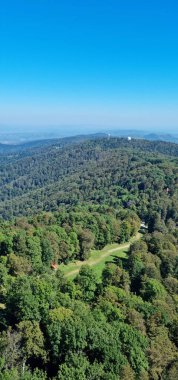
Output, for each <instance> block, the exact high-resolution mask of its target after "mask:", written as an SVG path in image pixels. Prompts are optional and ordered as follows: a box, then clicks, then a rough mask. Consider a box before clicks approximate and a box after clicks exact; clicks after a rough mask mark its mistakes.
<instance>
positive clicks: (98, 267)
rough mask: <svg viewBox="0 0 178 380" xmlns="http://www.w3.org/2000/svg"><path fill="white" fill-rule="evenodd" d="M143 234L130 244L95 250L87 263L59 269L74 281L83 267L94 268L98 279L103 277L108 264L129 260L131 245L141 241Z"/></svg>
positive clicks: (73, 263) (71, 264)
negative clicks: (128, 253)
mask: <svg viewBox="0 0 178 380" xmlns="http://www.w3.org/2000/svg"><path fill="white" fill-rule="evenodd" d="M140 237H141V234H140V233H138V234H137V235H136V236H135V237H134V238H132V239H131V240H130V242H128V243H124V244H110V245H107V246H106V247H104V248H103V249H102V250H93V251H92V252H91V254H90V258H89V259H88V260H85V261H79V260H78V261H75V262H72V263H69V264H67V265H64V264H61V265H60V266H59V269H60V270H61V271H62V272H63V273H64V275H65V276H66V277H68V278H70V279H74V278H75V277H76V275H77V274H78V272H79V270H80V268H81V266H82V265H86V264H87V265H90V266H91V267H93V269H94V271H95V273H96V274H97V276H98V278H100V277H101V273H102V270H103V268H104V266H105V263H106V262H117V259H119V258H123V259H127V252H128V250H129V247H130V244H131V243H132V242H133V241H135V240H138V239H140Z"/></svg>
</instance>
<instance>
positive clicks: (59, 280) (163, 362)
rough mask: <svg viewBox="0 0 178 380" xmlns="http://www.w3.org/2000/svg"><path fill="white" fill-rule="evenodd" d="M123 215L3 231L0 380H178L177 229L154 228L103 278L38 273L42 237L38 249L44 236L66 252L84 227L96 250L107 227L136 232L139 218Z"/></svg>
mask: <svg viewBox="0 0 178 380" xmlns="http://www.w3.org/2000/svg"><path fill="white" fill-rule="evenodd" d="M98 207H99V206H98ZM112 212H113V211H112ZM124 213H125V212H123V213H121V214H120V212H119V214H118V215H117V218H116V217H115V215H114V217H113V213H111V210H110V209H105V213H104V212H103V213H102V212H101V209H100V208H98V210H97V209H93V208H91V210H88V209H85V210H82V208H81V209H77V210H71V212H70V213H67V212H66V211H65V210H63V212H62V211H61V213H58V214H43V215H39V216H36V217H35V218H34V219H33V220H30V219H24V218H23V219H18V220H17V221H16V224H15V225H13V226H12V225H11V224H10V223H8V222H5V224H4V226H2V235H1V258H0V279H1V288H0V296H1V300H0V302H1V303H0V310H1V316H0V331H1V333H0V357H1V359H0V379H1V380H11V379H14V380H47V379H55V380H89V379H90V380H118V379H120V380H128V379H129V380H148V379H150V380H158V379H163V380H177V378H178V314H177V294H178V254H177V248H178V228H177V226H176V224H175V223H174V221H173V220H169V221H167V222H166V223H165V225H164V232H161V231H160V229H159V230H157V229H156V225H155V227H154V231H153V232H152V233H146V234H144V235H143V238H142V239H141V240H139V241H137V242H135V243H133V244H132V245H131V247H130V252H129V254H128V259H127V260H121V259H119V260H118V262H116V263H107V264H106V266H105V268H104V270H103V273H102V279H99V278H98V277H97V276H96V275H95V272H94V271H93V270H92V268H90V267H88V266H83V267H82V268H81V270H80V273H79V274H78V275H77V277H76V278H75V280H74V281H70V280H68V279H66V278H65V277H64V276H63V274H62V273H61V272H60V270H57V271H52V270H51V269H50V268H49V265H48V264H47V263H46V262H44V264H43V271H42V270H41V268H40V267H38V266H36V264H37V261H36V262H35V261H33V260H34V257H36V258H37V257H38V253H39V246H38V243H37V242H39V240H40V236H43V234H45V237H44V239H42V240H41V243H42V242H45V239H46V238H47V236H48V238H47V239H49V240H48V243H47V242H46V243H45V244H47V246H48V244H49V242H50V241H51V238H50V234H52V236H53V238H54V236H58V237H59V236H61V239H62V240H61V241H63V243H66V241H65V239H66V235H67V236H68V239H71V234H72V232H73V231H72V230H71V228H72V229H74V228H75V227H74V226H76V227H77V231H79V230H80V228H82V229H83V228H86V227H87V229H89V225H90V226H91V229H90V232H91V233H93V234H96V236H98V238H96V243H95V244H99V246H100V244H101V246H102V245H103V244H104V242H103V240H102V242H101V240H100V238H99V235H97V231H98V232H99V234H100V233H101V234H102V236H106V234H105V233H104V234H103V232H102V231H104V230H105V231H106V228H107V229H108V231H109V227H108V226H109V225H112V223H111V221H114V224H115V223H116V225H117V222H118V223H119V224H120V228H121V225H122V223H123V222H125V223H127V224H128V225H129V224H130V228H133V229H135V231H136V229H137V228H138V223H139V219H138V218H137V217H136V216H135V215H133V213H132V212H131V213H130V212H129V213H128V214H127V213H125V214H124ZM116 214H117V211H116ZM104 215H107V216H104ZM118 216H119V218H118ZM122 218H124V219H123V220H122ZM109 220H110V222H109ZM98 221H99V224H98ZM81 226H82V227H81ZM102 226H103V227H102ZM152 227H153V226H152ZM158 227H159V225H158ZM102 228H103V229H102ZM120 228H119V231H121V229H122V228H121V229H120ZM23 231H24V232H23ZM59 231H60V233H59ZM66 231H68V233H67V234H65V232H66ZM132 232H133V231H132ZM22 233H24V235H22ZM75 233H76V235H77V232H75ZM48 234H49V235H48ZM54 234H55V235H54ZM117 236H120V235H118V234H117ZM11 237H13V238H12V239H11ZM24 237H25V239H24ZM4 238H5V239H4ZM97 239H98V240H97ZM119 239H120V238H119ZM74 240H75V239H74ZM54 241H55V244H56V240H55V239H54ZM12 243H13V245H12ZM78 244H80V241H78ZM5 247H6V248H5ZM4 248H5V249H6V250H7V249H9V251H8V252H7V251H4V250H2V249H4ZM41 249H42V248H41ZM48 249H49V246H48ZM70 249H71V248H70ZM61 251H62V250H61ZM30 252H31V261H30ZM24 253H25V254H24ZM34 253H35V255H34ZM14 257H15V260H16V261H15V265H14ZM46 257H48V254H47V256H46ZM32 258H33V259H32ZM38 258H39V257H38ZM25 260H26V262H25ZM60 260H61V259H60Z"/></svg>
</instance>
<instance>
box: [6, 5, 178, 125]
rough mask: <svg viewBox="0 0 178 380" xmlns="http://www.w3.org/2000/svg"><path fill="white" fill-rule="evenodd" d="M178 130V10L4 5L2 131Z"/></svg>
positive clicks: (107, 6)
mask: <svg viewBox="0 0 178 380" xmlns="http://www.w3.org/2000/svg"><path fill="white" fill-rule="evenodd" d="M6 124H7V125H8V124H9V125H14V126H17V125H21V126H24V127H25V126H26V128H28V127H29V126H30V125H33V126H34V125H36V126H38V125H39V126H43V125H44V126H48V125H49V126H58V125H59V126H60V125H64V124H65V125H84V126H85V125H91V126H95V127H96V129H97V128H99V127H102V126H108V127H117V128H118V127H119V128H120V127H121V128H124V127H125V128H131V127H133V128H150V129H154V128H157V129H162V130H167V129H168V130H169V131H170V130H176V129H177V128H178V2H177V1H173V0H169V1H164V0H162V1H161V0H154V1H153V0H149V1H143V0H135V1H133V0H107V1H106V0H103V1H100V0H97V1H96V0H95V1H94V0H85V1H82V0H80V1H79V0H75V1H74V0H73V1H72V0H66V1H64V0H63V1H57V0H29V1H25V0H6V1H4V2H1V4H0V125H6Z"/></svg>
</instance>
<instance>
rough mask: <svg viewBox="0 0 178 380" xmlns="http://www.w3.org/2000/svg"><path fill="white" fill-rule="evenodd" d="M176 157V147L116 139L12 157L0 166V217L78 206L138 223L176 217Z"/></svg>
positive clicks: (49, 148) (167, 144)
mask: <svg viewBox="0 0 178 380" xmlns="http://www.w3.org/2000/svg"><path fill="white" fill-rule="evenodd" d="M157 152H161V154H158V153H157ZM26 155H28V151H27V153H26ZM168 155H171V156H172V158H171V159H170V158H169V156H168ZM177 155H178V147H177V145H176V144H170V143H163V142H148V141H143V140H133V141H130V142H128V141H127V140H126V139H117V138H111V139H110V140H107V139H101V140H100V139H99V140H96V141H95V140H94V141H88V142H84V143H80V144H73V145H72V144H69V145H66V146H64V147H62V146H58V145H52V146H50V147H45V148H43V149H42V148H39V149H36V150H33V151H32V152H31V151H30V150H29V156H25V157H24V156H23V153H21V155H20V157H18V155H17V157H16V156H13V155H12V157H11V158H10V159H8V158H7V160H5V161H4V162H3V164H1V165H0V186H1V192H0V213H1V215H2V217H3V218H5V219H13V217H16V216H21V215H33V214H34V213H39V212H41V211H52V212H53V211H57V210H58V209H59V207H60V206H63V205H65V206H66V207H71V206H74V205H75V206H76V205H80V204H81V203H82V202H83V203H84V204H85V203H86V202H88V203H89V204H90V203H95V204H98V203H100V204H108V205H110V206H111V207H116V208H118V207H119V206H120V207H125V208H127V207H129V208H131V209H132V210H134V211H136V212H137V213H138V214H139V216H140V217H141V218H144V219H145V218H147V217H148V216H149V214H150V211H156V212H158V213H160V209H165V211H163V213H166V212H167V211H168V209H169V213H170V214H171V213H173V212H175V213H177V212H178V205H177V182H178V171H177V158H176V157H177ZM9 160H10V161H9Z"/></svg>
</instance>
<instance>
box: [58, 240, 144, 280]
mask: <svg viewBox="0 0 178 380" xmlns="http://www.w3.org/2000/svg"><path fill="white" fill-rule="evenodd" d="M140 237H141V235H140V233H138V234H137V235H136V236H135V237H134V238H132V239H131V241H130V242H128V243H125V244H119V245H118V247H115V248H111V249H108V250H107V251H104V250H103V252H102V251H101V254H100V256H99V257H98V258H96V259H94V260H92V259H88V260H85V261H76V263H75V264H76V266H77V267H78V268H76V269H73V270H71V271H70V272H68V273H66V274H65V277H70V276H74V275H75V274H77V273H78V272H79V270H80V268H81V266H82V265H86V264H87V265H89V266H91V267H92V266H95V265H97V264H99V263H100V262H101V261H102V260H103V258H105V257H107V256H110V254H111V253H114V252H116V251H122V250H123V249H127V248H129V247H130V245H131V243H133V242H134V241H136V240H139V239H140Z"/></svg>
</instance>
